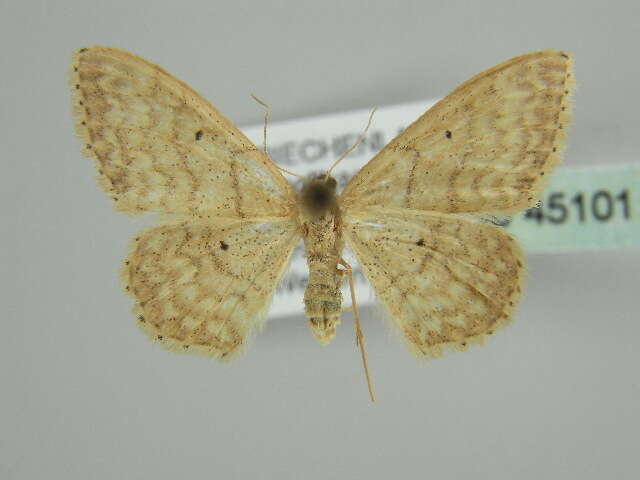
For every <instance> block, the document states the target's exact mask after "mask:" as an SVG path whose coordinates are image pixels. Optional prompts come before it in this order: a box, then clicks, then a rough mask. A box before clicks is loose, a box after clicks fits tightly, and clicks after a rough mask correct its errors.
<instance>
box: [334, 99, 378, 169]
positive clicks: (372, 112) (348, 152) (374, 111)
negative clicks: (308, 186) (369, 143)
mask: <svg viewBox="0 0 640 480" xmlns="http://www.w3.org/2000/svg"><path fill="white" fill-rule="evenodd" d="M377 109H378V107H376V108H374V109H373V110H371V113H370V114H369V121H368V122H367V126H366V127H365V129H364V132H362V134H361V135H360V136H359V137H358V139H357V140H356V141H355V143H354V144H353V145H351V148H349V149H348V150H347V151H346V152H344V153H343V154H342V155H340V157H339V158H338V159H337V160H336V161H335V162H333V165H331V168H329V170H327V176H329V175H331V170H333V169H334V168H335V166H336V165H338V164H339V163H340V162H341V161H342V160H343V159H344V158H345V157H346V156H347V155H349V154H350V153H351V152H353V151H354V150H355V149H356V148H357V147H358V145H360V144H361V143H362V141H363V140H364V138H365V136H366V135H367V132H368V131H369V127H370V126H371V120H373V114H374V113H376V110H377Z"/></svg>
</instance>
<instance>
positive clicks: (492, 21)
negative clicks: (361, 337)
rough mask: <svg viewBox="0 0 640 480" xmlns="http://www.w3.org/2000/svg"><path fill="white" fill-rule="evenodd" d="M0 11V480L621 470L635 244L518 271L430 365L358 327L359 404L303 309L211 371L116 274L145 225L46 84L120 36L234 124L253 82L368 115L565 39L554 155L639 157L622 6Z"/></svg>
mask: <svg viewBox="0 0 640 480" xmlns="http://www.w3.org/2000/svg"><path fill="white" fill-rule="evenodd" d="M1 5H2V6H1V11H0V49H2V56H1V58H2V63H1V65H2V77H1V78H2V83H1V86H0V95H1V98H0V100H1V102H0V105H1V108H0V132H1V133H0V135H1V139H2V141H1V144H2V170H1V172H2V173H1V178H2V188H1V192H0V208H1V209H2V212H1V214H2V222H1V223H0V229H1V230H0V238H1V239H2V240H1V241H2V248H1V250H0V255H1V257H0V265H1V266H0V269H1V270H0V271H1V279H0V281H1V284H0V292H1V293H0V295H1V297H2V301H1V302H0V304H1V306H2V311H1V316H0V318H1V321H2V327H3V328H2V335H1V337H0V338H1V340H0V342H1V343H2V348H0V389H1V390H0V392H1V396H0V406H1V408H0V477H1V478H3V479H37V478H60V479H87V478H92V479H93V478H98V479H112V478H127V479H129V478H141V479H146V478H149V479H163V478H225V479H232V478H307V479H316V478H318V479H320V478H322V479H326V478H370V479H373V478H381V479H382V478H390V477H391V478H410V477H411V478H438V479H449V478H468V477H471V476H474V478H489V477H491V478H496V479H498V478H500V479H501V478H504V479H512V478H519V479H529V478H531V479H534V478H541V477H542V478H580V479H586V478H593V479H600V478H626V479H632V478H637V475H638V473H637V471H635V466H636V465H637V453H638V451H637V448H638V432H639V431H640V412H639V407H638V398H637V397H638V390H639V387H638V375H637V367H638V365H639V364H640V347H639V343H638V338H639V337H640V324H639V323H638V315H637V308H636V305H637V301H638V273H639V271H638V265H639V260H640V252H638V251H637V250H626V251H617V252H616V251H610V252H589V253H573V254H563V255H556V256H534V257H531V258H530V279H529V283H528V288H527V290H526V293H525V296H524V299H523V302H522V305H521V308H520V310H519V314H518V318H517V321H516V322H515V323H514V324H513V326H512V327H510V328H509V329H507V330H505V331H503V332H501V333H500V334H499V335H496V336H495V337H494V338H492V339H491V340H490V341H489V342H488V343H489V344H488V345H487V346H485V347H483V348H475V349H473V351H472V352H470V353H466V354H452V355H450V356H448V357H446V358H443V359H441V360H438V361H434V362H431V363H420V362H416V361H415V360H414V359H413V358H412V357H411V356H410V355H408V354H407V353H406V352H405V350H404V347H403V346H402V345H401V344H400V343H399V342H398V341H396V339H394V338H392V337H391V336H390V335H389V332H388V331H387V330H386V328H385V327H384V326H383V325H382V324H381V323H380V322H379V321H366V322H365V334H366V340H367V346H368V351H369V356H370V367H371V370H372V375H373V380H374V382H375V387H376V390H377V393H378V396H379V403H377V404H376V405H371V404H369V403H368V401H367V397H366V394H365V387H364V384H363V379H362V375H361V370H360V364H359V360H358V357H357V352H356V350H355V348H354V344H353V335H352V328H351V320H350V318H348V317H347V318H345V321H344V322H343V326H342V327H341V328H340V331H339V335H338V337H337V339H336V340H335V341H334V342H333V344H332V345H331V346H329V347H326V348H320V347H319V346H318V345H317V344H316V342H315V340H314V339H313V338H312V337H311V335H310V334H309V332H308V327H307V325H306V322H305V321H304V320H303V318H302V313H301V314H300V315H298V316H296V317H292V318H289V319H282V320H276V321H273V322H270V323H268V325H267V328H266V329H265V331H264V332H263V333H262V334H261V335H260V336H259V337H258V338H257V341H255V342H254V344H253V346H252V348H251V349H250V350H249V351H248V352H247V354H246V355H245V356H244V357H243V358H242V359H241V360H240V361H238V362H237V363H234V364H232V365H222V366H221V365H219V364H217V363H215V362H211V361H208V360H206V359H202V358H196V357H189V356H178V355H173V354H170V353H167V352H165V351H163V350H161V349H160V348H159V347H157V346H155V345H152V344H151V343H150V342H148V341H147V340H146V339H145V338H144V337H143V336H142V335H141V334H139V333H138V331H137V328H136V327H135V325H134V322H133V320H132V318H131V315H130V312H129V309H130V304H131V301H130V299H129V298H127V297H125V296H124V295H123V294H122V293H121V291H120V286H119V283H118V278H117V269H118V267H119V265H120V261H121V259H122V257H123V255H124V251H125V245H126V241H127V239H128V238H129V237H130V236H131V235H133V234H134V232H136V231H138V230H139V229H140V228H141V226H142V225H144V224H146V223H148V221H147V220H131V219H129V218H127V217H126V216H124V215H121V214H118V213H114V212H113V211H112V210H111V207H110V206H109V204H108V202H107V200H106V198H105V196H104V195H103V194H102V192H101V191H99V190H98V188H97V187H96V185H95V182H94V171H93V166H92V164H91V162H89V161H88V160H86V159H83V158H81V157H80V154H79V145H78V142H77V141H76V139H75V138H74V135H73V133H72V128H71V120H70V114H69V111H70V108H69V95H68V92H67V86H66V83H65V81H66V79H65V77H66V73H67V68H68V63H69V56H70V52H71V51H72V49H74V48H77V47H80V46H87V45H94V44H97V45H110V46H118V47H122V48H125V49H128V50H131V51H133V52H136V53H138V54H141V55H143V56H145V57H147V58H149V59H151V60H152V61H154V62H156V63H159V64H160V65H162V66H164V67H165V68H167V69H168V70H169V71H170V72H172V73H174V74H175V75H176V76H178V77H179V78H181V79H183V80H185V81H187V82H188V83H189V84H190V85H192V86H193V87H194V88H196V89H197V90H199V91H200V92H201V93H202V94H203V95H204V96H205V97H207V98H208V99H210V100H211V101H212V102H213V103H214V104H215V105H217V106H218V107H219V109H220V110H221V111H223V112H225V113H226V114H227V115H228V116H229V117H230V118H231V119H232V120H233V121H234V122H236V123H237V124H240V125H247V124H254V123H257V122H259V121H260V118H261V114H262V113H261V110H260V108H259V107H258V106H257V105H256V104H255V103H254V102H253V101H252V100H251V99H250V98H249V96H248V94H249V93H250V92H256V93H258V94H259V95H261V96H262V97H264V98H265V99H267V100H268V101H269V102H270V103H271V105H272V107H273V114H272V118H273V120H274V121H277V120H282V119H290V118H295V117H296V116H307V115H315V114H320V113H328V112H333V111H338V110H346V109H350V108H369V107H371V106H373V105H384V104H391V103H394V102H401V101H410V100H418V99H425V98H431V97H435V96H441V95H444V94H446V93H447V92H448V91H449V90H451V89H452V88H453V87H454V86H456V85H457V84H458V83H460V82H461V81H463V80H465V79H466V78H467V77H469V76H471V75H472V74H475V73H477V72H479V71H481V70H484V69H485V68H487V67H489V66H492V65H493V64H496V63H498V62H500V61H502V60H505V59H507V58H509V57H511V56H514V55H517V54H520V53H524V52H528V51H532V50H538V49H542V48H550V47H551V48H561V49H565V50H568V51H570V52H573V53H574V54H575V58H576V76H577V79H578V89H577V93H576V96H575V103H576V108H575V116H574V118H575V121H574V124H573V127H572V128H571V132H570V147H569V150H568V155H567V157H566V164H571V165H580V164H596V163H608V162H611V163H620V162H627V161H631V162H637V161H638V160H637V150H638V147H639V146H640V140H639V139H638V138H639V135H638V131H639V130H640V121H639V120H638V115H637V112H638V107H639V105H638V94H637V91H638V82H639V79H640V68H639V65H638V60H637V58H638V57H637V47H638V41H639V40H640V35H639V34H638V21H639V19H640V7H638V3H637V2H600V1H598V2H590V1H574V2H559V1H557V0H552V1H546V0H545V1H541V0H536V1H528V2H519V1H510V2H504V3H501V2H454V1H447V2H428V1H421V2H394V3H393V4H392V3H391V2H377V1H374V2H372V1H369V2H364V1H363V2H355V1H354V2H334V1H327V0H325V1H322V2H319V1H313V2H312V1H298V2H290V3H287V2H233V3H231V2H229V3H223V2H216V1H212V0H206V1H201V2H180V1H171V2H168V1H166V2H164V1H163V2H154V3H144V4H143V3H136V2H132V1H131V0H129V1H110V2H87V1H86V0H83V1H73V2H37V1H32V2H17V1H16V2H7V1H4V2H2V4H1ZM301 309H302V306H301ZM301 311H302V310H301ZM364 314H365V317H367V318H369V317H370V315H369V312H364Z"/></svg>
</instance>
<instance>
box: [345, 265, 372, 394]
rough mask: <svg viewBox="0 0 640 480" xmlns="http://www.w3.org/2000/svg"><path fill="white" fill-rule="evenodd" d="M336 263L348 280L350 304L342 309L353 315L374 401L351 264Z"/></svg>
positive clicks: (357, 340)
mask: <svg viewBox="0 0 640 480" xmlns="http://www.w3.org/2000/svg"><path fill="white" fill-rule="evenodd" d="M338 265H341V266H342V267H344V270H341V269H338V274H339V275H340V276H346V277H347V280H348V281H349V290H350V292H351V306H350V307H344V308H343V310H351V311H352V312H353V317H354V319H355V321H354V326H355V330H356V345H358V348H359V349H360V356H361V357H362V366H363V367H364V374H365V377H366V378H367V388H368V389H369V397H370V398H371V401H372V402H375V401H376V398H375V396H374V394H373V387H372V386H371V377H370V376H369V366H368V365H367V354H366V352H365V348H364V335H363V334H362V329H361V328H360V314H359V313H358V306H357V304H356V290H355V286H354V282H353V270H352V269H351V265H349V264H348V263H347V262H346V261H345V260H344V259H342V258H341V259H340V261H339V262H338Z"/></svg>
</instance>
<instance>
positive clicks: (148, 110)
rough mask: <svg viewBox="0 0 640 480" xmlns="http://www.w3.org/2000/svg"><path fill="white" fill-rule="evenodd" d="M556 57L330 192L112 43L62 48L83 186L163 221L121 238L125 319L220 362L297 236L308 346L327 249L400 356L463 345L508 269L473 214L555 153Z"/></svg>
mask: <svg viewBox="0 0 640 480" xmlns="http://www.w3.org/2000/svg"><path fill="white" fill-rule="evenodd" d="M571 63H572V62H571V59H570V57H569V55H567V54H566V53H563V52H559V51H554V50H548V51H543V52H537V53H531V54H528V55H523V56H520V57H516V58H514V59H512V60H509V61H507V62H505V63H503V64H501V65H498V66H496V67H494V68H491V69H489V70H487V71H486V72H483V73H481V74H479V75H477V76H475V77H473V78H472V79H470V80H469V81H467V82H465V83H464V84H462V85H461V86H460V87H458V88H457V89H456V90H454V91H453V93H451V94H450V95H449V96H447V97H446V98H444V99H443V100H441V101H440V102H438V103H437V104H436V105H435V106H434V107H433V108H431V109H430V110H429V111H427V112H426V113H425V114H424V115H423V116H422V117H420V118H419V119H418V120H417V121H416V122H414V123H413V124H412V125H411V126H409V127H408V128H407V129H406V130H405V131H404V132H402V133H401V134H400V135H398V136H397V137H396V138H395V139H394V140H392V141H391V142H390V143H389V144H388V145H387V146H386V147H385V148H384V149H383V150H382V151H381V152H380V153H379V154H378V155H376V156H375V157H374V158H373V159H372V160H371V161H370V162H369V163H368V164H367V165H366V166H365V167H364V168H363V169H362V170H361V171H360V172H358V173H357V174H356V175H355V176H354V177H353V178H352V179H351V181H350V182H349V183H348V185H347V186H346V187H345V189H344V191H343V192H342V194H341V195H340V196H336V194H335V180H334V179H333V178H332V177H330V175H329V172H327V174H326V175H324V176H320V177H318V178H316V179H311V180H309V181H307V182H306V185H305V187H304V189H303V192H302V193H301V194H299V195H298V194H296V193H295V192H294V191H293V190H292V188H291V187H290V186H289V184H288V182H287V181H286V180H285V179H284V178H283V177H282V175H281V174H280V172H279V171H278V167H276V165H275V164H274V163H273V162H272V161H271V159H270V158H269V157H268V156H267V155H266V154H265V153H264V152H261V151H260V150H259V149H258V148H256V147H255V146H254V145H253V144H252V143H251V142H250V141H249V140H248V139H247V138H246V137H245V136H244V135H243V134H242V133H241V132H240V131H239V130H237V129H236V128H235V127H234V126H233V125H232V124H231V123H230V122H229V121H228V120H227V119H226V118H224V117H223V116H222V115H221V114H220V113H219V112H218V111H217V110H215V109H214V108H213V107H212V106H211V105H210V104H209V103H207V102H206V101H205V100H203V99H202V98H201V97H200V96H199V95H198V94H197V93H196V92H194V91H193V90H191V89H190V88H189V87H187V86H186V85H185V84H183V83H182V82H180V81H178V80H176V79H174V78H173V77H172V76H170V75H169V74H168V73H167V72H165V71H164V70H162V69H161V68H159V67H157V66H155V65H153V64H151V63H149V62H147V61H146V60H144V59H142V58H140V57H137V56H135V55H132V54H130V53H127V52H123V51H121V50H116V49H111V48H104V47H92V48H88V49H81V50H79V51H77V52H76V54H75V55H74V60H73V66H72V73H71V82H72V91H73V92H74V99H73V101H74V112H75V114H76V128H77V130H78V133H79V135H80V137H81V138H82V140H83V142H84V143H85V150H84V152H85V153H86V154H87V155H89V156H91V157H93V158H94V159H95V160H96V165H97V168H98V171H99V179H100V185H101V186H102V187H103V188H104V189H105V191H106V192H107V193H108V194H109V195H110V196H111V198H112V199H113V201H114V202H115V207H116V208H117V209H118V210H122V211H125V212H127V213H130V214H141V213H147V212H156V213H160V214H161V215H162V216H161V218H160V220H161V222H164V225H162V226H159V227H155V228H152V229H149V230H147V231H145V232H144V233H142V234H141V235H140V236H139V237H138V238H137V239H136V240H134V241H133V243H132V247H131V252H130V254H129V257H128V259H127V260H126V262H125V265H124V267H123V271H122V277H123V281H124V283H125V288H126V289H127V292H128V293H129V294H130V295H132V296H133V297H134V298H135V300H136V306H135V312H136V315H137V318H138V322H139V324H140V326H141V328H142V329H143V330H144V331H145V332H146V333H147V334H148V335H149V336H150V337H151V338H153V339H155V340H157V341H160V342H161V343H162V344H163V345H164V346H166V347H168V348H172V349H176V350H179V351H189V352H195V353H204V354H208V355H212V356H214V357H217V358H229V357H230V356H231V355H232V354H234V353H236V352H238V351H239V350H240V348H241V346H242V345H244V344H245V343H246V338H247V337H248V336H249V335H250V333H251V332H254V331H256V329H257V328H258V327H259V325H260V324H261V318H262V317H263V314H264V312H265V309H266V307H267V305H268V302H269V299H270V298H271V296H272V294H273V291H274V289H275V286H276V284H277V281H278V279H279V278H280V276H281V275H282V273H283V271H284V269H285V268H286V265H287V262H288V260H289V258H290V256H291V252H292V250H293V248H294V246H295V244H296V243H297V242H298V241H299V240H300V239H301V238H302V239H303V240H304V245H305V250H306V254H307V261H308V264H309V271H310V275H309V282H308V285H307V290H306V292H305V310H306V313H307V316H308V317H309V319H310V324H311V327H312V331H313V333H314V335H315V336H316V338H318V340H320V342H321V343H327V342H329V341H330V340H331V338H333V336H334V335H335V327H336V325H337V324H338V323H339V320H340V312H341V310H342V296H341V293H340V287H341V285H342V282H343V281H344V277H345V270H341V269H340V268H339V266H340V265H342V266H346V264H345V263H344V261H343V260H342V250H343V247H344V242H345V241H346V243H347V245H348V246H349V247H350V248H351V249H352V250H353V251H354V253H355V255H356V257H357V258H358V261H359V262H360V264H361V265H362V267H363V270H364V272H365V275H366V276H367V278H368V279H369V280H370V282H371V284H372V285H373V287H374V288H375V290H376V292H377V294H378V296H379V298H380V300H381V301H382V303H383V304H384V306H385V308H386V310H387V312H388V314H389V316H390V318H391V320H392V322H393V325H394V326H396V327H397V329H398V331H399V332H400V333H401V334H402V335H403V337H404V339H405V341H406V343H407V344H408V346H409V348H410V349H411V351H413V352H414V353H416V354H417V355H419V356H422V357H432V356H437V355H439V354H440V353H441V352H442V350H443V348H446V347H450V348H454V349H459V350H465V349H466V348H467V346H468V345H469V344H471V343H478V342H481V341H482V339H483V338H484V336H485V335H488V334H491V333H493V332H494V331H495V330H496V329H497V328H500V327H501V326H503V325H504V324H506V323H507V322H508V321H509V319H510V318H511V315H512V313H513V310H514V307H515V304H516V303H517V300H518V297H519V294H520V290H521V283H522V277H523V271H524V267H523V260H522V255H521V252H520V249H519V248H518V246H517V245H516V243H515V242H514V240H513V239H512V238H511V237H509V235H508V234H506V233H505V232H503V231H502V230H500V229H499V228H497V227H495V226H493V225H489V224H486V223H484V222H482V221H481V218H482V216H485V215H487V214H511V213H515V212H518V211H521V210H523V209H524V208H526V207H528V206H532V205H535V203H536V201H537V200H538V198H539V196H540V193H541V189H542V187H543V184H544V182H543V180H544V178H545V177H544V176H545V175H547V174H548V173H549V172H550V171H551V169H552V168H553V167H554V165H555V164H556V163H557V162H558V161H559V159H560V152H561V151H562V149H563V146H564V132H565V131H566V126H567V122H568V119H569V101H568V96H569V93H570V90H571V86H572V85H573V78H572V77H571V75H572V74H571ZM265 149H266V147H265ZM547 176H548V175H547ZM346 272H348V274H349V275H347V276H349V278H350V269H349V268H348V267H347V270H346ZM351 286H352V285H351ZM352 291H353V290H352ZM356 318H359V317H356ZM356 332H357V339H358V345H359V346H362V334H361V332H360V331H359V324H356ZM363 360H364V352H363ZM365 367H366V364H365Z"/></svg>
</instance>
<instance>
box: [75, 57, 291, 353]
mask: <svg viewBox="0 0 640 480" xmlns="http://www.w3.org/2000/svg"><path fill="white" fill-rule="evenodd" d="M71 85H72V88H71V90H72V92H73V110H74V113H75V119H76V130H77V132H78V134H79V135H80V137H81V138H82V141H83V143H84V144H85V149H84V153H85V154H87V155H88V156H90V157H92V158H94V159H95V161H96V167H97V169H98V173H99V184H100V186H101V187H102V188H103V189H104V190H105V191H106V192H107V194H109V196H110V197H111V198H112V199H113V201H114V206H115V208H116V209H118V210H121V211H124V212H127V213H129V214H134V215H135V214H142V213H148V212H157V213H160V214H162V215H163V216H162V217H161V218H160V221H161V222H163V223H165V224H167V223H169V225H165V226H162V227H157V228H153V229H150V230H147V231H146V232H144V233H142V234H141V235H140V236H139V237H138V239H137V241H134V244H133V245H132V249H131V253H130V255H129V257H128V259H127V261H126V262H125V265H124V267H123V270H122V279H123V283H124V285H125V289H126V291H127V293H128V294H130V295H131V296H132V297H133V298H134V299H135V300H136V305H135V307H134V311H135V313H136V318H138V321H139V325H140V327H141V328H142V329H143V331H144V332H145V333H147V334H148V335H149V336H150V337H151V338H152V339H154V340H156V341H159V342H160V343H161V344H162V345H163V346H165V347H167V348H170V349H174V350H178V351H184V352H195V353H202V354H207V355H210V356H214V357H217V358H225V359H227V358H230V357H231V356H233V355H232V354H234V353H237V352H238V351H240V349H241V346H242V345H243V344H244V343H245V340H246V338H247V337H248V336H249V335H250V333H251V332H254V331H256V330H257V329H258V328H259V326H260V325H261V320H262V318H263V317H264V314H265V313H266V308H267V306H268V304H269V301H270V299H271V297H272V295H273V292H274V291H275V287H276V285H277V282H278V279H279V278H280V276H281V275H282V273H283V271H284V269H285V267H286V265H287V263H288V261H289V258H290V256H291V253H292V251H293V248H294V247H295V245H296V243H298V242H299V238H300V237H299V232H298V227H297V223H296V221H295V218H296V215H297V206H296V203H295V193H294V192H293V190H292V188H291V186H290V184H289V183H288V182H287V181H286V180H285V179H284V177H283V176H282V174H281V173H280V172H279V171H278V169H277V167H276V166H275V164H274V163H273V162H272V161H271V159H270V158H269V157H267V156H266V155H265V153H264V152H262V151H260V150H259V149H258V148H256V147H255V146H254V145H253V144H252V143H251V142H250V141H249V140H248V139H247V138H246V137H245V136H244V134H242V133H241V132H240V131H239V130H238V129H237V128H236V127H235V126H233V124H232V123H231V122H229V120H227V119H226V118H225V117H223V116H222V115H221V114H220V113H219V112H218V111H217V110H216V109H215V108H213V107H212V106H211V105H210V104H209V103H207V102H206V101H205V100H203V99H202V98H201V97H200V96H199V95H198V94H197V93H196V92H194V91H193V90H191V89H190V88H189V87H188V86H186V85H185V84H183V83H182V82H180V81H178V80H176V79H175V78H173V77H172V76H171V75H169V74H168V73H167V72H165V71H164V70H162V69H161V68H160V67H158V66H156V65H153V64H151V63H149V62H147V61H146V60H144V59H142V58H140V57H138V56H136V55H133V54H130V53H128V52H124V51H122V50H117V49H112V48H104V47H91V48H86V49H80V50H78V51H77V52H76V53H75V55H74V58H73V63H72V71H71Z"/></svg>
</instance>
